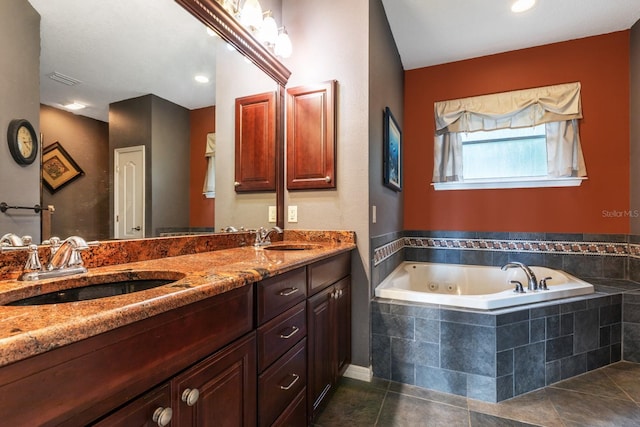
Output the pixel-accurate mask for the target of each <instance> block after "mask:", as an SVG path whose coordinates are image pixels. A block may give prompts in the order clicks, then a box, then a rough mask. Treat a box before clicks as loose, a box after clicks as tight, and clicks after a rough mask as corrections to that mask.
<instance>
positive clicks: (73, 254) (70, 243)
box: [47, 236, 89, 272]
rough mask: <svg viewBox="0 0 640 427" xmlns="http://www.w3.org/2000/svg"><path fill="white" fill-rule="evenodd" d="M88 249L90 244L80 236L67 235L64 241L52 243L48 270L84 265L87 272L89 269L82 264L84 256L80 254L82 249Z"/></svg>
mask: <svg viewBox="0 0 640 427" xmlns="http://www.w3.org/2000/svg"><path fill="white" fill-rule="evenodd" d="M58 242H59V241H58ZM86 249H89V244H88V243H87V242H86V241H85V240H84V239H83V238H82V237H78V236H71V237H67V239H65V241H64V242H62V243H53V244H51V255H50V256H49V262H48V263H47V271H54V270H62V269H69V268H74V267H82V269H84V272H86V271H87V269H86V268H84V266H83V265H82V257H81V256H80V251H84V250H86Z"/></svg>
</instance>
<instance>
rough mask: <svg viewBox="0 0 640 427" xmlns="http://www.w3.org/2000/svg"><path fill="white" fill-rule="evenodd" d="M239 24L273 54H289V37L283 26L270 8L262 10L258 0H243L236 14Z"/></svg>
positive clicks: (285, 55) (286, 55)
mask: <svg viewBox="0 0 640 427" xmlns="http://www.w3.org/2000/svg"><path fill="white" fill-rule="evenodd" d="M237 18H238V20H239V21H240V24H242V26H243V27H245V28H246V29H247V30H249V31H250V32H251V34H253V35H254V37H256V38H257V39H258V41H260V42H261V43H262V44H263V45H264V46H265V47H266V48H267V49H269V50H270V51H271V52H272V53H273V54H274V55H276V56H280V57H282V58H288V57H289V56H291V52H292V50H293V48H292V45H291V39H290V38H289V34H288V33H287V30H285V28H284V27H282V28H280V29H278V24H277V23H276V20H275V19H274V18H273V13H272V12H271V11H270V10H267V11H266V12H264V13H263V12H262V7H261V6H260V2H259V1H258V0H245V2H244V5H243V6H242V9H241V10H240V13H239V14H238V16H237Z"/></svg>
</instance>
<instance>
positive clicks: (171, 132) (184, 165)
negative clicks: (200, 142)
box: [149, 95, 190, 236]
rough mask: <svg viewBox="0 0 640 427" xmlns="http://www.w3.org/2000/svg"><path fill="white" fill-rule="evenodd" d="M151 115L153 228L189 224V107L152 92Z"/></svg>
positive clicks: (155, 231)
mask: <svg viewBox="0 0 640 427" xmlns="http://www.w3.org/2000/svg"><path fill="white" fill-rule="evenodd" d="M151 97H152V104H151V105H152V119H151V136H152V139H151V176H152V178H151V181H150V182H151V187H152V189H151V190H152V196H151V197H152V202H151V207H152V215H153V223H152V224H153V228H149V231H152V232H153V233H154V236H157V235H158V229H160V228H163V227H189V154H190V152H189V133H190V125H189V110H187V109H185V108H183V107H180V106H179V105H176V104H173V103H172V102H169V101H167V100H165V99H162V98H159V97H157V96H155V95H151Z"/></svg>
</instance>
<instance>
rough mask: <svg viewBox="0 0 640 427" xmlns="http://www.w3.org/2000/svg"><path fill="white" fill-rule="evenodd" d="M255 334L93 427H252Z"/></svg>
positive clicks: (207, 359) (254, 386)
mask: <svg viewBox="0 0 640 427" xmlns="http://www.w3.org/2000/svg"><path fill="white" fill-rule="evenodd" d="M255 351H256V344H255V334H254V333H251V334H249V335H247V336H245V337H244V338H242V339H240V340H238V341H237V342H235V343H233V344H230V345H229V346H227V347H225V348H224V349H223V350H221V351H219V352H217V353H215V354H213V355H212V356H210V357H208V358H206V359H205V360H203V361H202V362H200V363H197V364H196V365H194V366H193V367H191V368H189V369H187V370H186V371H185V372H183V373H182V374H180V375H178V376H177V377H175V378H173V379H172V380H170V381H168V382H166V383H165V384H163V385H162V386H160V387H158V388H156V389H154V390H152V391H151V392H149V393H146V394H144V395H143V396H141V397H139V398H137V399H135V400H133V401H132V402H130V403H129V404H127V405H126V406H125V407H123V408H122V409H119V410H116V411H115V412H113V413H112V414H111V415H109V416H107V417H106V418H104V419H102V420H101V421H100V422H98V423H96V424H95V427H114V426H121V427H133V426H145V427H146V426H154V427H158V426H162V425H171V426H180V427H190V426H194V427H195V426H197V427H207V426H216V427H225V426H228V427H249V426H255V424H256V414H255V406H256V377H255V367H256V363H255Z"/></svg>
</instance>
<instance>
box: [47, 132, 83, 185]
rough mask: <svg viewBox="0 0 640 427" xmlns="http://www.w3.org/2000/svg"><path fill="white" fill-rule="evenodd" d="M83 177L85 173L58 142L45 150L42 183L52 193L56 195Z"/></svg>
mask: <svg viewBox="0 0 640 427" xmlns="http://www.w3.org/2000/svg"><path fill="white" fill-rule="evenodd" d="M82 175H84V171H83V170H82V169H80V166H78V164H77V163H76V162H75V161H74V160H73V158H71V156H70V155H69V153H67V152H66V151H65V149H64V148H62V145H61V144H60V143H59V142H58V141H56V142H54V143H53V144H51V145H48V146H46V147H45V148H44V150H43V152H42V182H43V183H44V185H45V187H47V189H48V190H49V191H50V192H51V193H55V192H56V191H58V190H59V189H61V188H62V187H64V186H65V185H67V184H69V183H70V182H72V181H73V180H75V179H78V178H79V177H81V176H82Z"/></svg>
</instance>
